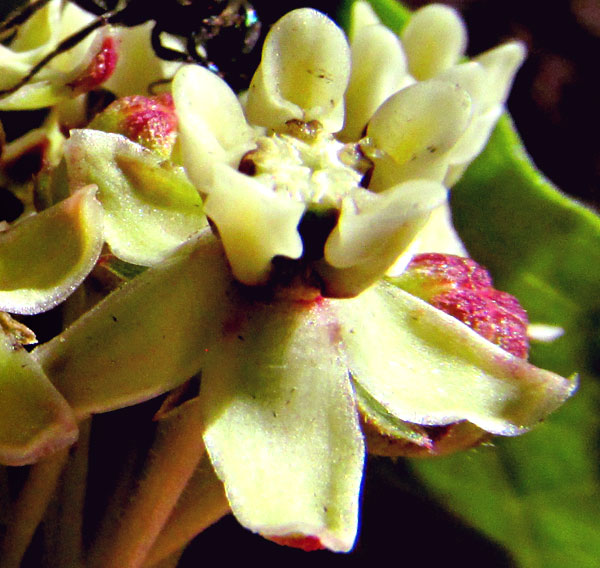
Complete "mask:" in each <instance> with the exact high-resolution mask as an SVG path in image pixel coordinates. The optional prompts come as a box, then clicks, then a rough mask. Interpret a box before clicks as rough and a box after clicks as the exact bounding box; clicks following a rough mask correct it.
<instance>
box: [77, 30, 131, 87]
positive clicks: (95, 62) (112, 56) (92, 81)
mask: <svg viewBox="0 0 600 568" xmlns="http://www.w3.org/2000/svg"><path fill="white" fill-rule="evenodd" d="M118 59H119V55H118V53H117V41H116V40H115V38H114V37H112V36H107V37H105V38H104V39H103V41H102V44H101V45H100V49H99V50H98V52H97V53H96V55H94V57H93V59H92V60H91V61H90V63H89V64H88V66H87V67H86V68H85V70H84V71H83V72H82V73H81V74H80V75H79V76H78V77H77V78H76V79H75V80H74V81H71V82H70V83H69V86H70V87H71V88H72V89H73V91H74V92H75V94H78V95H80V94H82V93H87V92H88V91H91V90H93V89H95V88H96V87H99V86H100V85H101V84H102V83H104V82H105V81H107V80H108V79H109V77H110V76H111V75H112V74H113V72H114V70H115V67H116V66H117V61H118Z"/></svg>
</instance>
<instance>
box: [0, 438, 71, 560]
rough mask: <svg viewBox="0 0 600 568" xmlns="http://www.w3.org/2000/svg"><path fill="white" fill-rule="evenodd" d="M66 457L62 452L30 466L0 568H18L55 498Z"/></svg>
mask: <svg viewBox="0 0 600 568" xmlns="http://www.w3.org/2000/svg"><path fill="white" fill-rule="evenodd" d="M68 457H69V450H68V449H62V450H59V451H58V452H56V453H54V454H53V455H52V456H50V457H49V458H46V459H44V460H41V461H39V462H38V463H36V464H35V465H33V466H31V470H30V471H29V477H28V479H27V482H26V484H25V486H24V488H23V490H22V491H21V494H20V495H19V498H18V499H17V501H16V502H15V505H14V508H13V510H12V512H11V515H10V522H9V524H8V526H7V529H6V533H5V535H4V542H3V543H2V547H0V558H2V568H19V567H20V566H21V560H22V558H23V555H24V554H25V551H26V550H27V547H28V546H29V543H30V542H31V539H32V537H33V534H34V533H35V531H36V529H37V527H38V525H39V524H40V522H41V520H42V518H43V517H44V514H45V513H46V509H47V508H48V504H49V503H50V500H51V499H52V496H53V495H54V492H55V490H56V487H57V485H58V482H59V479H60V476H61V474H62V472H63V470H64V467H65V464H66V463H67V460H68Z"/></svg>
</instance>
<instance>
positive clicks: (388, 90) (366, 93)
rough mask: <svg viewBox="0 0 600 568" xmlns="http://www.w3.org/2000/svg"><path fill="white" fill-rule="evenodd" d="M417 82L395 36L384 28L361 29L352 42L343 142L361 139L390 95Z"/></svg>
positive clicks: (378, 26) (374, 26) (341, 133)
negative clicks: (409, 70)
mask: <svg viewBox="0 0 600 568" xmlns="http://www.w3.org/2000/svg"><path fill="white" fill-rule="evenodd" d="M412 82H414V79H412V77H411V76H410V75H409V74H408V71H407V68H406V57H405V55H404V51H403V50H402V45H401V44H400V41H399V40H398V38H397V36H396V34H394V33H393V32H392V31H391V30H389V29H388V28H386V27H385V26H381V25H373V26H367V27H361V28H360V30H358V31H357V32H356V35H355V38H354V39H353V41H352V73H351V75H350V83H349V85H348V90H347V91H346V121H345V123H344V129H343V130H342V132H340V134H339V135H338V138H339V139H340V140H343V141H350V140H358V139H360V138H361V137H362V134H363V131H364V129H365V127H366V125H367V122H368V121H369V119H370V118H371V116H373V113H374V112H375V111H376V110H377V108H378V107H379V105H380V104H381V103H382V102H383V101H385V99H387V98H388V97H389V96H390V95H392V94H393V93H395V92H396V91H398V90H399V89H400V88H402V87H405V86H407V85H409V84H411V83H412Z"/></svg>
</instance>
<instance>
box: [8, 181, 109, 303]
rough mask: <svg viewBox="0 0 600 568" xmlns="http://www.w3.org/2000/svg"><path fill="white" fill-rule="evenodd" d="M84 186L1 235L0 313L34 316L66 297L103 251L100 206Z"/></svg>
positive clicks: (92, 190) (93, 188) (91, 187)
mask: <svg viewBox="0 0 600 568" xmlns="http://www.w3.org/2000/svg"><path fill="white" fill-rule="evenodd" d="M95 194H96V188H95V187H94V186H88V187H86V188H82V189H81V190H80V191H77V192H76V193H75V194H74V195H72V196H71V197H69V198H68V199H65V200H64V201H61V202H60V203H57V204H56V205H54V206H53V207H51V208H50V209H46V210H45V211H42V212H41V213H37V214H35V215H32V216H31V217H28V218H26V219H24V220H23V221H21V222H19V223H17V224H15V225H13V226H12V227H10V228H9V229H8V230H7V231H5V232H0V310H3V311H6V312H11V313H17V314H35V313H40V312H44V311H46V310H49V309H51V308H53V307H54V306H56V305H57V304H59V303H60V302H62V301H63V300H64V299H65V298H67V297H68V296H69V295H70V294H71V293H72V292H73V291H74V290H75V288H76V287H77V286H79V284H80V283H81V282H82V281H83V279H84V278H85V277H86V276H87V275H88V273H89V272H90V270H91V269H92V268H93V266H94V264H95V263H96V260H97V259H98V256H99V255H100V250H101V248H102V243H103V237H102V207H101V206H100V204H99V203H98V201H97V200H96V198H95Z"/></svg>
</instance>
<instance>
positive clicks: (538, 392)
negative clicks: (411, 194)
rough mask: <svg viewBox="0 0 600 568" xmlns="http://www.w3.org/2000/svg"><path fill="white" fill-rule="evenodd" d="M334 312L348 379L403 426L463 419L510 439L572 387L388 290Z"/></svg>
mask: <svg viewBox="0 0 600 568" xmlns="http://www.w3.org/2000/svg"><path fill="white" fill-rule="evenodd" d="M338 310H339V311H338V313H339V317H340V322H341V327H342V330H341V334H342V340H343V342H344V344H345V346H346V350H347V353H348V365H349V367H350V370H351V372H352V376H353V377H354V379H355V380H356V382H357V383H359V384H360V386H361V387H362V388H363V389H365V390H366V391H367V392H368V393H369V395H370V396H372V397H373V398H374V399H375V400H377V401H378V402H379V403H380V404H381V405H382V406H383V407H384V408H386V409H387V411H388V412H390V413H391V414H392V415H393V416H395V417H397V418H399V419H400V420H404V421H406V422H412V423H415V424H423V425H444V424H451V423H454V422H458V421H460V420H468V421H469V422H472V423H473V424H475V425H476V426H479V427H480V428H482V429H483V430H486V431H488V432H490V433H492V434H499V435H505V436H513V435H517V434H521V433H523V432H525V431H527V430H529V429H530V428H532V427H533V426H535V425H536V424H537V423H538V422H539V421H540V420H543V419H544V418H545V417H546V416H547V415H548V414H550V413H551V412H552V411H554V410H556V409H557V408H558V407H559V406H560V405H561V404H562V403H563V402H564V401H565V399H567V398H568V397H569V396H570V395H571V394H572V392H573V390H574V389H575V386H576V383H575V382H574V381H571V380H567V379H564V378H562V377H560V376H558V375H556V374H554V373H551V372H549V371H544V370H542V369H538V368H536V367H534V366H533V365H531V364H529V363H527V361H525V360H524V359H520V358H517V357H513V356H512V355H510V354H509V353H507V352H506V351H504V350H502V349H501V348H499V347H497V346H496V345H494V344H493V343H491V342H489V341H487V340H485V339H483V338H482V337H481V336H479V335H478V334H477V333H476V332H474V331H473V330H472V329H470V328H469V327H468V326H466V325H464V324H463V323H461V322H460V321H458V320H456V319H455V318H453V317H451V316H449V315H447V314H445V313H443V312H442V311H440V310H437V309H435V308H433V307H432V306H430V305H429V304H427V303H426V302H423V301H422V300H419V299H418V298H416V297H414V296H412V295H410V294H408V293H407V292H404V291H402V290H400V289H398V288H396V287H395V286H393V285H392V284H389V283H381V284H379V285H378V286H376V287H373V288H371V289H369V290H367V291H366V292H364V293H363V294H361V295H360V296H359V297H358V298H355V299H353V300H346V301H345V302H343V303H342V302H340V304H339V306H338Z"/></svg>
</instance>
